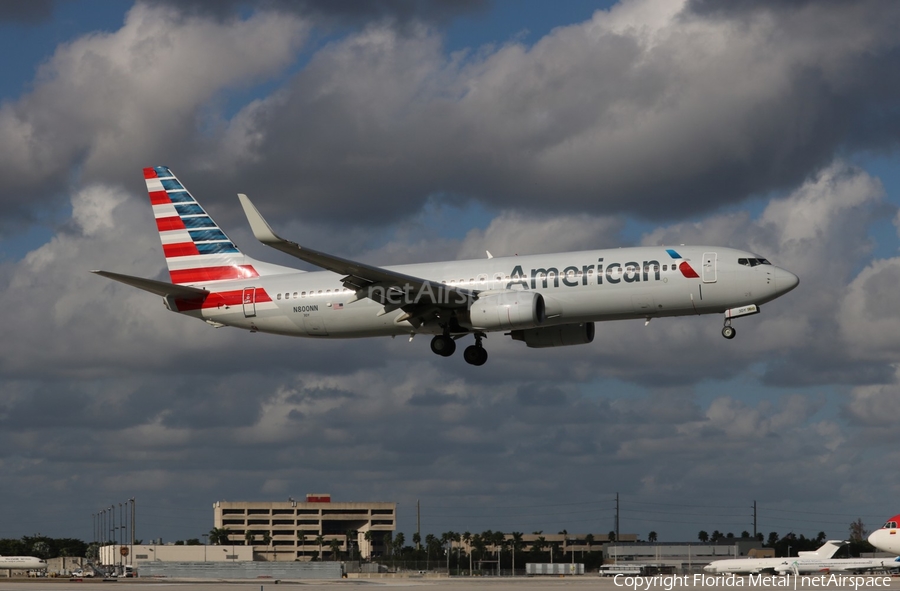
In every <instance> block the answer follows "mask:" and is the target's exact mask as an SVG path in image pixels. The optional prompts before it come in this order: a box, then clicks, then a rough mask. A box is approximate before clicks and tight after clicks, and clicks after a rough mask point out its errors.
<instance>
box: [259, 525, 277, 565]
mask: <svg viewBox="0 0 900 591" xmlns="http://www.w3.org/2000/svg"><path fill="white" fill-rule="evenodd" d="M262 543H263V546H265V547H266V548H267V549H271V546H272V534H270V533H269V532H268V530H266V531H264V532H263V534H262ZM272 559H273V560H274V559H275V557H274V556H273V557H272Z"/></svg>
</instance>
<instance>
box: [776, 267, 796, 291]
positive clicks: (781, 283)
mask: <svg viewBox="0 0 900 591" xmlns="http://www.w3.org/2000/svg"><path fill="white" fill-rule="evenodd" d="M774 275H775V287H776V288H777V289H778V291H779V293H787V292H789V291H791V290H792V289H794V288H795V287H797V286H798V285H799V284H800V278H799V277H797V276H796V275H794V274H793V273H791V272H790V271H786V270H785V269H782V268H781V267H775V273H774Z"/></svg>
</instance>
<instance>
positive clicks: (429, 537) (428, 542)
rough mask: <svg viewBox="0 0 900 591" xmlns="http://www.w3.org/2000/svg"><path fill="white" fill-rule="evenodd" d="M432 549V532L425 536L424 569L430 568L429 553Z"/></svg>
mask: <svg viewBox="0 0 900 591" xmlns="http://www.w3.org/2000/svg"><path fill="white" fill-rule="evenodd" d="M433 551H434V534H428V535H427V536H425V569H426V570H430V569H431V553H432V552H433Z"/></svg>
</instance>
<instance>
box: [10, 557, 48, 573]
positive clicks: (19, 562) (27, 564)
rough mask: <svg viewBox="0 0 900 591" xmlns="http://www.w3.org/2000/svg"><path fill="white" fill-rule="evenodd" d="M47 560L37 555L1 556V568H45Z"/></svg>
mask: <svg viewBox="0 0 900 591" xmlns="http://www.w3.org/2000/svg"><path fill="white" fill-rule="evenodd" d="M46 568H47V561H46V560H44V559H42V558H38V557H37V556H0V570H3V569H12V570H45V569H46Z"/></svg>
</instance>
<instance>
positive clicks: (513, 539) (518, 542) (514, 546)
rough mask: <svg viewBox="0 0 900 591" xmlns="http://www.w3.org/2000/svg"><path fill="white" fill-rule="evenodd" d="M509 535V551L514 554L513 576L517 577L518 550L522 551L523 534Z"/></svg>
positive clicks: (512, 562)
mask: <svg viewBox="0 0 900 591" xmlns="http://www.w3.org/2000/svg"><path fill="white" fill-rule="evenodd" d="M509 535H510V540H509V549H510V551H511V552H512V557H511V558H510V562H511V567H512V575H513V576H516V550H521V549H522V532H520V531H514V532H512V533H511V534H509Z"/></svg>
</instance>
